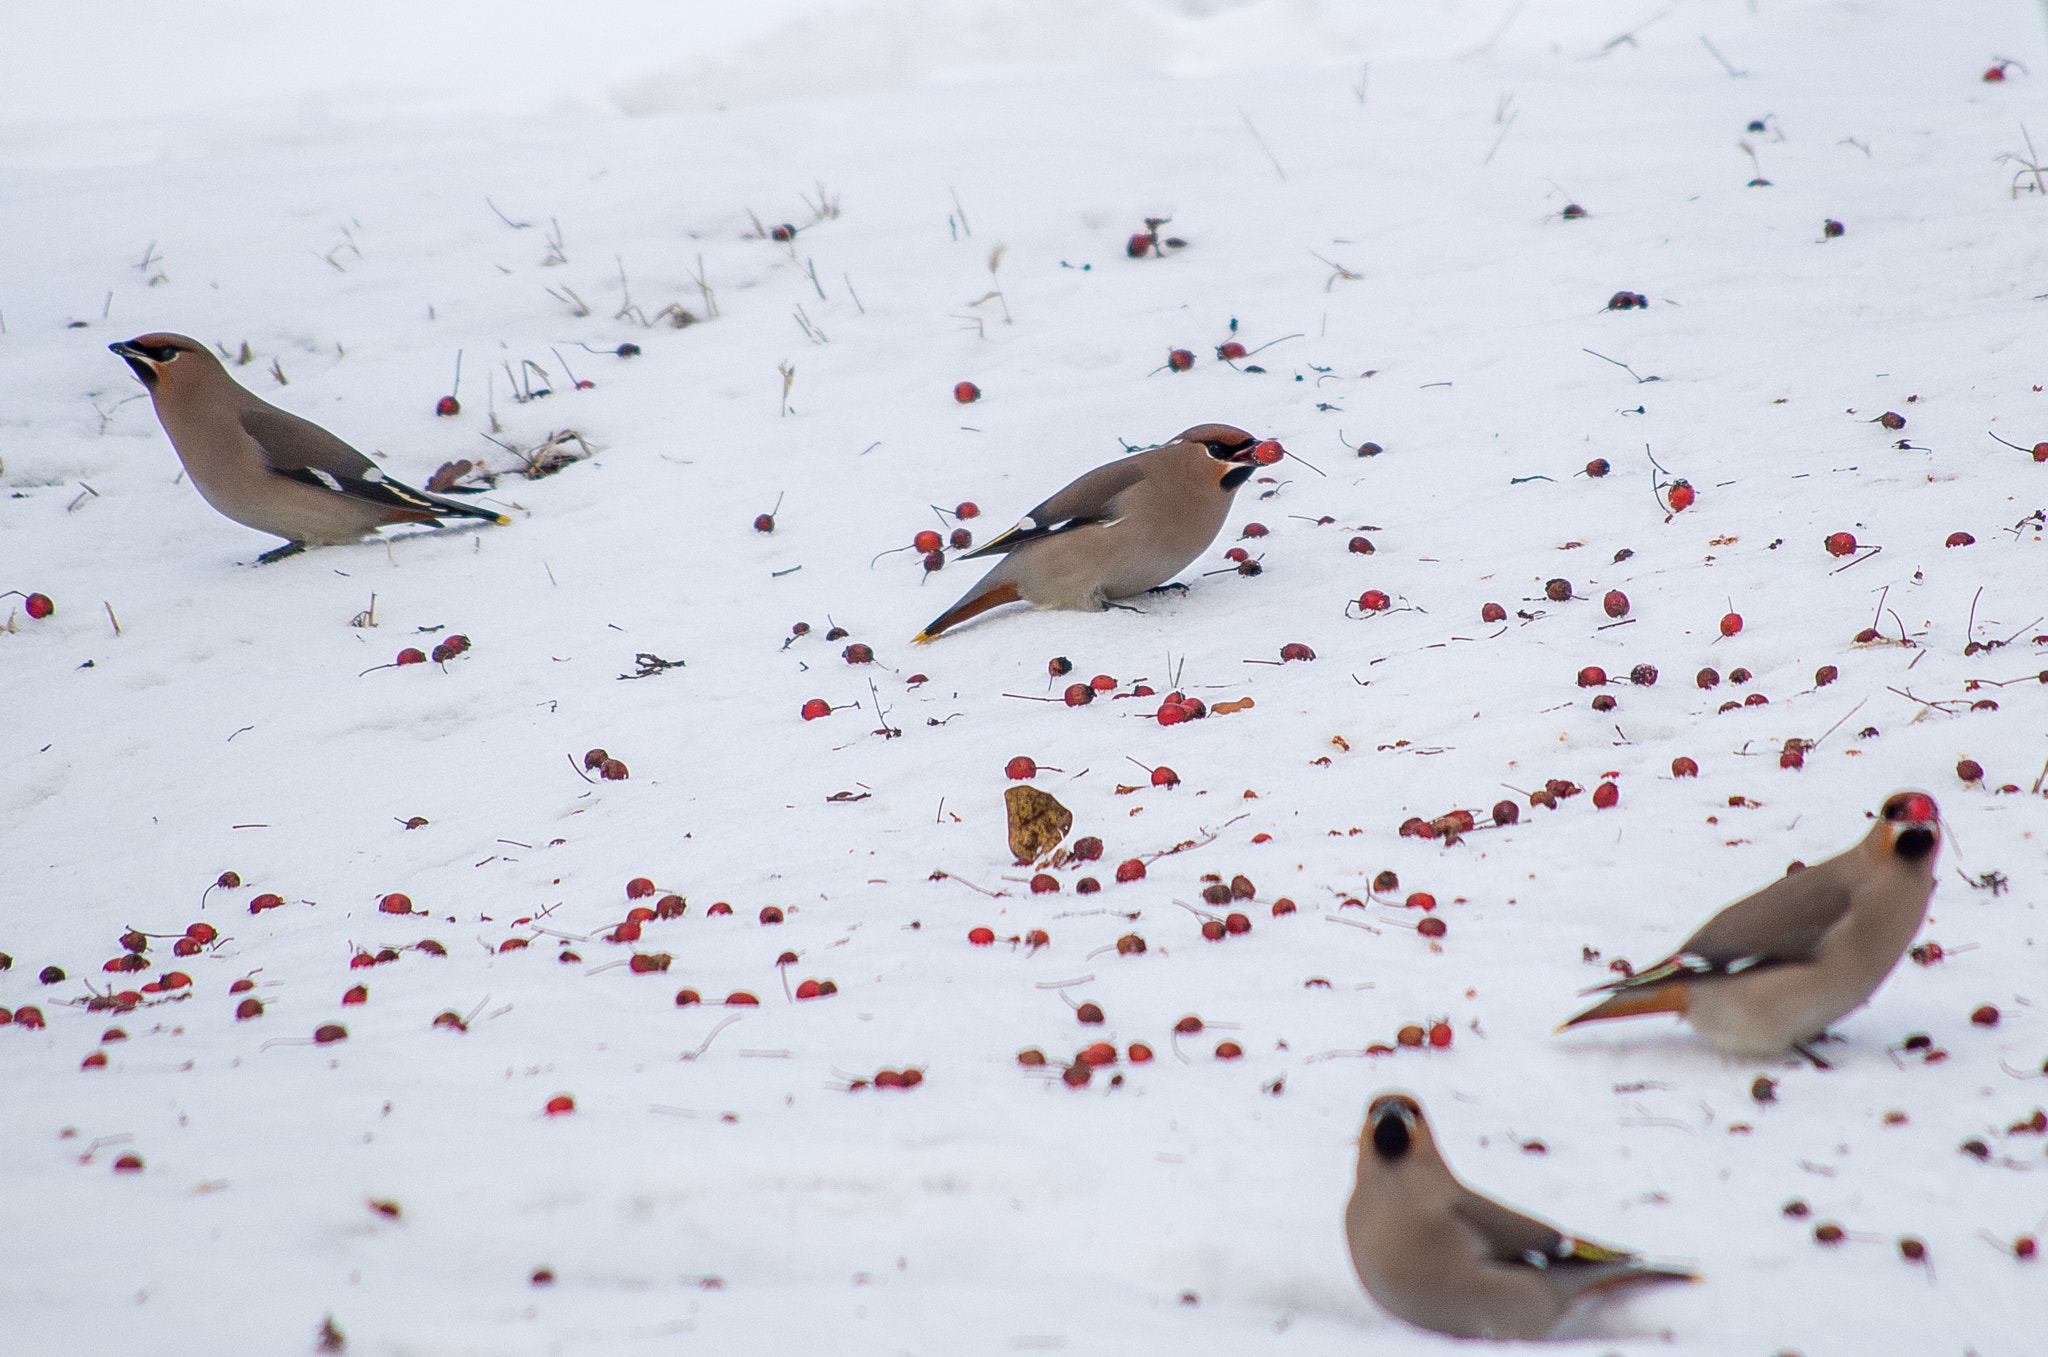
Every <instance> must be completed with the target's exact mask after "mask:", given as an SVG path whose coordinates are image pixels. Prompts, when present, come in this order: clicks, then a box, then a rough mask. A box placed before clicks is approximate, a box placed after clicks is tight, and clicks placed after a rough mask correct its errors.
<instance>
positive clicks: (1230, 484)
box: [1218, 464, 1259, 491]
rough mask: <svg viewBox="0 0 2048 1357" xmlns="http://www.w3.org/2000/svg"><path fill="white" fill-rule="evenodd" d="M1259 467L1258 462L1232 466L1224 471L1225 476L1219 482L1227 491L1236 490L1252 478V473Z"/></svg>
mask: <svg viewBox="0 0 2048 1357" xmlns="http://www.w3.org/2000/svg"><path fill="white" fill-rule="evenodd" d="M1258 469H1259V468H1258V466H1257V465H1256V464H1247V465H1245V466H1234V467H1232V468H1230V470H1228V471H1226V472H1224V473H1223V477H1222V479H1221V480H1220V481H1219V482H1218V484H1220V485H1221V486H1222V487H1223V488H1224V490H1226V491H1230V490H1235V489H1237V487H1239V486H1240V485H1243V484H1244V483H1245V482H1246V481H1248V480H1250V479H1251V478H1252V473H1253V472H1254V471H1257V470H1258Z"/></svg>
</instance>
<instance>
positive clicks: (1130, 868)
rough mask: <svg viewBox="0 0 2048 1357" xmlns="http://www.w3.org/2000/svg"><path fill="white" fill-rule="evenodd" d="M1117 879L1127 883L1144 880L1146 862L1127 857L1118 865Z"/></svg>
mask: <svg viewBox="0 0 2048 1357" xmlns="http://www.w3.org/2000/svg"><path fill="white" fill-rule="evenodd" d="M1116 879H1117V880H1118V881H1119V882H1121V883H1123V884H1126V885H1128V884H1129V883H1130V882H1133V881H1143V880H1144V879H1145V864H1144V863H1143V862H1140V861H1139V860H1138V859H1137V858H1125V859H1124V860H1123V861H1122V862H1119V863H1118V864H1117V865H1116Z"/></svg>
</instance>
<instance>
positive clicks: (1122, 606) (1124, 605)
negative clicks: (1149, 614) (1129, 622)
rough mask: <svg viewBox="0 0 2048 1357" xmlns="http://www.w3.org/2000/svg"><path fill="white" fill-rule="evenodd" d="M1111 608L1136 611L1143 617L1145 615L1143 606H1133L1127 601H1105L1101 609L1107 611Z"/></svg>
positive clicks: (1128, 611) (1127, 611)
mask: <svg viewBox="0 0 2048 1357" xmlns="http://www.w3.org/2000/svg"><path fill="white" fill-rule="evenodd" d="M1111 608H1115V609H1116V610H1117V611H1118V612H1124V613H1136V614H1138V615H1139V616H1140V617H1143V616H1144V615H1145V610H1144V609H1143V608H1133V607H1132V606H1131V605H1130V604H1128V603H1105V604H1103V605H1102V610H1103V611H1104V612H1108V611H1109V610H1110V609H1111Z"/></svg>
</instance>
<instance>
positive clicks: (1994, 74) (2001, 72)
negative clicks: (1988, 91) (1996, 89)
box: [1984, 66, 2005, 85]
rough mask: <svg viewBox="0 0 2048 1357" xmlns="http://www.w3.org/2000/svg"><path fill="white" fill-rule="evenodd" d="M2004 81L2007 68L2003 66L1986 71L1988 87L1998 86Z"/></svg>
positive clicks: (1988, 68)
mask: <svg viewBox="0 0 2048 1357" xmlns="http://www.w3.org/2000/svg"><path fill="white" fill-rule="evenodd" d="M2004 79H2005V67H2003V66H1991V67H1987V68H1986V69H1985V71H1984V83H1985V84H1987V85H1996V84H1998V83H1999V82H2000V81H2002V80H2004Z"/></svg>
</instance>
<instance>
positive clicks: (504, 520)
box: [491, 514, 512, 528]
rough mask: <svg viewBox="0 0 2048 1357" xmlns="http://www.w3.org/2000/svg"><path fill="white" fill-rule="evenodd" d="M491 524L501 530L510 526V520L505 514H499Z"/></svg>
mask: <svg viewBox="0 0 2048 1357" xmlns="http://www.w3.org/2000/svg"><path fill="white" fill-rule="evenodd" d="M491 522H493V523H495V524H497V525H498V526H499V527H501V528H509V527H511V526H512V520H511V518H510V517H509V516H508V515H505V514H499V515H498V516H497V517H495V518H493V519H492V520H491Z"/></svg>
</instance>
